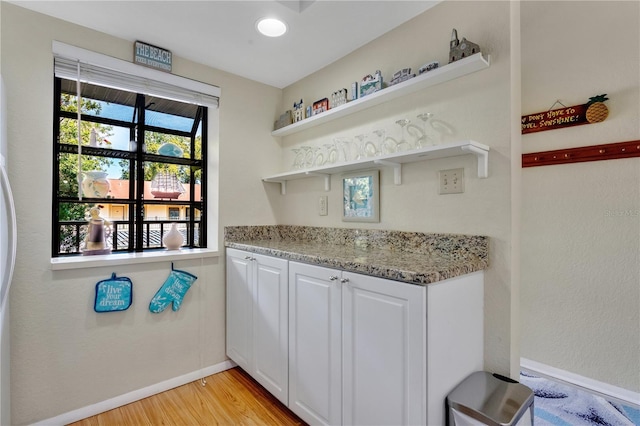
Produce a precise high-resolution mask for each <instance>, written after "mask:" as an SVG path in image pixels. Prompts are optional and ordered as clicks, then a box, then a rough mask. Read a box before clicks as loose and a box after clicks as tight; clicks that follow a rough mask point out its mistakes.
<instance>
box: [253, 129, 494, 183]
mask: <svg viewBox="0 0 640 426" xmlns="http://www.w3.org/2000/svg"><path fill="white" fill-rule="evenodd" d="M469 154H473V155H475V156H476V157H477V158H478V177H479V178H486V177H487V176H488V175H489V147H488V146H486V145H483V144H481V143H478V142H475V141H460V142H455V143H449V144H445V145H436V146H429V147H426V148H420V149H414V150H411V151H403V152H397V153H394V154H387V155H381V156H377V157H367V158H363V159H360V160H354V161H348V162H345V163H336V164H331V165H327V166H320V167H312V168H309V169H302V170H294V171H291V172H286V173H280V174H277V175H273V176H267V177H264V178H262V180H263V181H264V182H276V183H279V184H280V185H281V193H282V194H283V195H284V194H286V188H287V186H286V183H287V181H289V180H296V179H304V178H309V177H313V176H320V177H323V178H324V180H325V191H329V190H330V189H331V175H333V174H337V173H346V172H351V171H357V170H365V169H373V168H379V167H380V166H383V167H393V169H394V182H395V184H396V185H401V184H402V165H403V164H404V163H413V162H416V161H426V160H433V159H436V158H446V157H455V156H458V155H469Z"/></svg>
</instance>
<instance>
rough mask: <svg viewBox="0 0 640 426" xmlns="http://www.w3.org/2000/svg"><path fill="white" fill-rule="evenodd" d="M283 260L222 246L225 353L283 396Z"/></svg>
mask: <svg viewBox="0 0 640 426" xmlns="http://www.w3.org/2000/svg"><path fill="white" fill-rule="evenodd" d="M287 271H288V261H287V260H285V259H278V258H274V257H270V256H263V255H259V254H255V253H249V252H245V251H240V250H235V249H227V356H228V357H229V358H231V359H232V360H234V361H235V362H236V363H237V364H238V365H239V366H240V367H242V368H243V369H244V370H245V371H247V372H248V373H249V374H251V375H252V376H253V377H254V378H255V379H256V380H257V381H258V382H259V383H260V384H261V385H262V386H264V387H265V388H266V389H267V390H268V391H269V392H271V393H272V394H273V395H274V396H276V397H277V398H278V399H279V400H280V401H282V402H283V403H284V404H286V403H287V400H288V368H289V367H288V365H289V363H288V355H287V348H288V342H289V337H288V321H289V318H288V295H287V288H288V282H287V280H288V274H287Z"/></svg>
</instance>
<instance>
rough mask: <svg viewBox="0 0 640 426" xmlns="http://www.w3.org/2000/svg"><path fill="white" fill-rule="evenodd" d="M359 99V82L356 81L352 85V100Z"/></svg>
mask: <svg viewBox="0 0 640 426" xmlns="http://www.w3.org/2000/svg"><path fill="white" fill-rule="evenodd" d="M356 99H358V82H357V81H354V82H353V83H351V100H352V101H355V100H356Z"/></svg>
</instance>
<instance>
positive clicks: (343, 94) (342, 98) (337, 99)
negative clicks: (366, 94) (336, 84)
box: [329, 89, 347, 108]
mask: <svg viewBox="0 0 640 426" xmlns="http://www.w3.org/2000/svg"><path fill="white" fill-rule="evenodd" d="M346 103H347V89H342V90H338V91H337V92H333V93H332V94H331V100H330V101H329V108H335V107H337V106H340V105H344V104H346Z"/></svg>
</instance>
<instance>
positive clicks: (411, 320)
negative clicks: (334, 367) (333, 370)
mask: <svg viewBox="0 0 640 426" xmlns="http://www.w3.org/2000/svg"><path fill="white" fill-rule="evenodd" d="M342 280H343V281H344V283H343V284H341V285H342V333H343V334H342V344H343V346H342V353H343V356H342V360H343V365H342V371H343V380H342V382H343V400H344V412H343V416H342V418H343V424H345V425H408V424H409V425H418V424H425V417H424V403H425V401H426V398H427V395H426V394H425V382H424V381H425V379H426V371H425V360H426V354H425V349H426V348H425V339H424V337H425V320H426V312H425V303H424V302H425V287H422V286H417V285H411V284H404V283H399V282H393V281H389V280H384V279H381V278H374V277H369V276H366V275H360V274H352V273H348V272H344V273H343V274H342Z"/></svg>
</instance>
